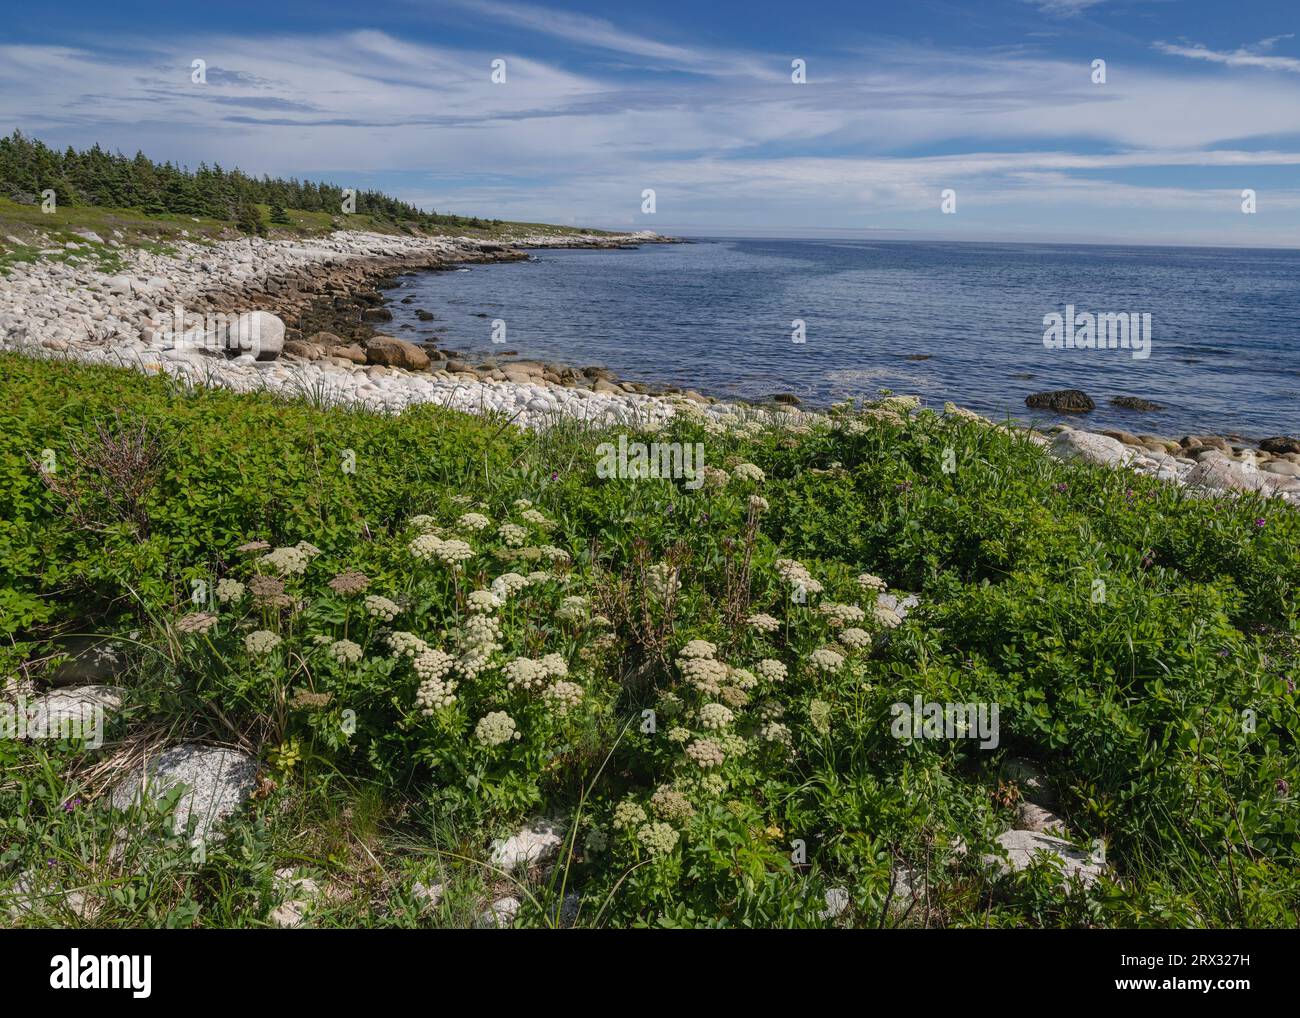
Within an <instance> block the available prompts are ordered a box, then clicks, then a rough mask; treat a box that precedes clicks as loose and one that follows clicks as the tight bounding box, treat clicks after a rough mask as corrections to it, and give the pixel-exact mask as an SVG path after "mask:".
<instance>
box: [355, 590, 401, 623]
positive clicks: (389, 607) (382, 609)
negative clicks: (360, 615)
mask: <svg viewBox="0 0 1300 1018" xmlns="http://www.w3.org/2000/svg"><path fill="white" fill-rule="evenodd" d="M364 604H365V607H366V614H367V615H369V616H370V617H371V618H372V619H378V620H379V621H380V622H392V621H393V619H395V618H397V614H398V612H400V611H401V610H402V609H401V608H399V607H398V606H397V603H396V602H394V601H390V600H388V598H386V597H381V596H380V595H379V594H370V595H369V596H368V597H367V598H366V600H365V602H364Z"/></svg>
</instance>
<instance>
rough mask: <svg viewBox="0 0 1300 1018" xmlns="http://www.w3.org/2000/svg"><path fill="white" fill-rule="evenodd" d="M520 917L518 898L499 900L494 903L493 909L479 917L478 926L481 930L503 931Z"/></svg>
mask: <svg viewBox="0 0 1300 1018" xmlns="http://www.w3.org/2000/svg"><path fill="white" fill-rule="evenodd" d="M518 915H519V899H518V898H498V899H497V900H496V901H494V902H492V907H491V908H489V909H488V910H487V911H486V912H483V913H482V914H481V915H480V916H479V917H478V926H479V928H480V929H488V930H491V929H498V930H503V929H505V928H506V927H507V926H511V925H513V924H514V921H515V918H516V916H518Z"/></svg>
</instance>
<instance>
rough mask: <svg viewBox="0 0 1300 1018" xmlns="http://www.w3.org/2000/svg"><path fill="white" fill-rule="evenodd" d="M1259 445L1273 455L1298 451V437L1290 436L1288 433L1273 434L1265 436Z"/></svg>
mask: <svg viewBox="0 0 1300 1018" xmlns="http://www.w3.org/2000/svg"><path fill="white" fill-rule="evenodd" d="M1259 447H1260V448H1261V449H1263V450H1264V452H1271V453H1273V454H1274V455H1275V456H1278V455H1282V454H1284V453H1288V452H1293V453H1300V438H1291V437H1290V436H1288V435H1274V436H1273V437H1272V438H1266V439H1264V441H1262V442H1260V443H1259Z"/></svg>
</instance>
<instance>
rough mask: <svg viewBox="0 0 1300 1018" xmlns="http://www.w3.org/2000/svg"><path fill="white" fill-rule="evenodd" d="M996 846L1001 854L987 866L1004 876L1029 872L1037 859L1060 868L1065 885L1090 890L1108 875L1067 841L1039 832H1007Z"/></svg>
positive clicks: (1103, 867) (992, 857)
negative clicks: (1078, 884)
mask: <svg viewBox="0 0 1300 1018" xmlns="http://www.w3.org/2000/svg"><path fill="white" fill-rule="evenodd" d="M994 844H996V845H997V846H998V848H999V849H1000V850H1001V851H1000V852H998V853H996V854H989V855H986V856H984V865H985V866H987V867H989V868H990V869H992V870H994V871H995V872H996V873H997V874H998V875H1000V876H1006V875H1008V874H1011V873H1019V872H1020V871H1022V870H1026V869H1028V868H1029V867H1030V866H1031V865H1032V864H1033V862H1034V861H1035V860H1036V859H1046V860H1048V861H1050V862H1051V863H1053V864H1054V865H1056V866H1058V867H1059V868H1060V871H1061V881H1062V883H1063V884H1068V883H1071V882H1073V881H1075V880H1078V881H1079V882H1081V883H1082V884H1083V885H1084V886H1085V887H1088V886H1090V885H1091V884H1093V883H1095V882H1096V880H1097V878H1098V877H1100V876H1101V875H1102V874H1103V873H1104V872H1105V871H1106V864H1105V863H1103V862H1096V861H1094V860H1093V858H1092V857H1091V856H1090V855H1089V854H1088V853H1086V852H1082V851H1080V850H1079V849H1077V848H1075V847H1074V846H1073V845H1071V844H1070V843H1069V842H1068V841H1066V840H1065V839H1064V838H1058V837H1055V836H1053V835H1051V834H1043V833H1041V832H1039V831H1004V832H1003V833H1002V834H999V835H998V836H997V838H996V840H995V841H994Z"/></svg>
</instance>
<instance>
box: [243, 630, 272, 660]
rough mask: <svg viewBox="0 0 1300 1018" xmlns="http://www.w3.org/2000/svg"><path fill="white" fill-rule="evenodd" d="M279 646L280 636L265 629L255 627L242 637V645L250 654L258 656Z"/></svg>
mask: <svg viewBox="0 0 1300 1018" xmlns="http://www.w3.org/2000/svg"><path fill="white" fill-rule="evenodd" d="M278 646H280V637H278V636H277V635H276V634H275V633H272V632H270V631H269V630H266V629H256V630H254V631H253V632H251V633H249V634H248V635H247V636H245V637H244V647H245V648H246V649H247V651H248V652H249V653H250V654H253V655H255V656H258V657H260V656H261V655H263V654H269V653H271V651H273V650H275V648H276V647H278Z"/></svg>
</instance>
